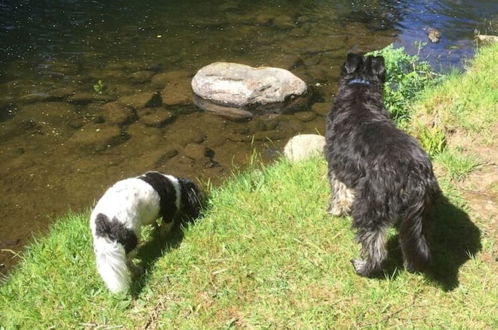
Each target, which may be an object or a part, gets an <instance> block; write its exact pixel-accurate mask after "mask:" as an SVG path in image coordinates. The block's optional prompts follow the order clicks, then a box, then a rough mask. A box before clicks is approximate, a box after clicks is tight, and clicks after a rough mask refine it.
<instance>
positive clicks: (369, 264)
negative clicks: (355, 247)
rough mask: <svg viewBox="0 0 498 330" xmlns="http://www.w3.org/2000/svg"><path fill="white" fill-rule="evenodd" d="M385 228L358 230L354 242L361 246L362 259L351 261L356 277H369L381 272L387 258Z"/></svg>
mask: <svg viewBox="0 0 498 330" xmlns="http://www.w3.org/2000/svg"><path fill="white" fill-rule="evenodd" d="M386 234H387V230H386V228H385V227H382V226H379V227H376V228H370V229H366V228H359V229H358V231H357V233H356V240H357V241H358V242H359V243H360V244H361V256H362V258H363V259H356V260H351V263H352V264H353V267H354V269H355V271H356V273H357V274H358V275H361V276H366V277H369V276H371V275H374V274H375V273H377V272H379V271H381V270H382V266H383V263H384V261H385V260H386V258H387V249H386Z"/></svg>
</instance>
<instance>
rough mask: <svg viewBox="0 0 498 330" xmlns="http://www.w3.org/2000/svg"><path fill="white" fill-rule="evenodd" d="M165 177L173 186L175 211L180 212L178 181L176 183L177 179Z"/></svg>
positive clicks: (170, 176) (169, 176)
mask: <svg viewBox="0 0 498 330" xmlns="http://www.w3.org/2000/svg"><path fill="white" fill-rule="evenodd" d="M165 177H167V178H168V180H169V181H170V182H171V184H173V188H175V194H176V198H175V205H176V210H177V211H178V210H180V206H181V205H180V203H181V187H180V181H178V179H177V178H175V177H174V176H172V175H165Z"/></svg>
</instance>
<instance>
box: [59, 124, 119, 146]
mask: <svg viewBox="0 0 498 330" xmlns="http://www.w3.org/2000/svg"><path fill="white" fill-rule="evenodd" d="M128 138H129V136H128V135H127V134H125V133H123V132H121V129H120V128H119V127H117V126H102V125H98V124H88V125H85V126H84V127H83V128H81V129H79V130H78V131H76V132H75V133H74V134H73V136H71V138H69V140H68V141H67V142H68V143H69V144H74V145H77V146H78V147H82V148H89V149H94V150H96V151H102V150H105V149H107V148H111V147H113V146H115V145H118V144H120V143H122V142H124V141H126V140H127V139H128Z"/></svg>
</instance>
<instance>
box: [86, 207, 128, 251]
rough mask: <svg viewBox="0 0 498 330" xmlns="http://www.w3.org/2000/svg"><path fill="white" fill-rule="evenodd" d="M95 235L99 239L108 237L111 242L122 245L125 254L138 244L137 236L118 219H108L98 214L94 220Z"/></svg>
mask: <svg viewBox="0 0 498 330" xmlns="http://www.w3.org/2000/svg"><path fill="white" fill-rule="evenodd" d="M95 234H96V235H97V236H100V237H109V239H110V240H111V241H117V242H118V243H119V244H121V245H123V247H124V249H125V252H126V254H128V253H129V252H130V251H132V250H133V249H135V248H136V247H137V244H138V238H137V235H136V234H135V232H134V231H133V230H130V229H128V228H126V227H125V226H124V225H123V224H122V223H121V222H119V221H118V219H116V218H113V219H112V221H110V220H109V218H108V217H107V216H106V215H104V214H102V213H99V214H98V215H97V218H96V219H95Z"/></svg>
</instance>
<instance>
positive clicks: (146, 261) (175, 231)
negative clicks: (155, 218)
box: [131, 219, 194, 299]
mask: <svg viewBox="0 0 498 330" xmlns="http://www.w3.org/2000/svg"><path fill="white" fill-rule="evenodd" d="M193 222H194V221H192V220H191V221H186V220H185V221H184V220H183V219H182V220H180V221H177V222H175V225H174V226H173V228H172V229H171V230H170V231H169V232H168V233H167V234H166V235H163V236H161V235H160V233H159V232H160V229H159V228H158V229H156V230H154V232H153V233H152V235H151V239H149V240H148V241H146V242H145V243H144V244H143V245H141V246H140V248H139V249H138V253H137V257H136V258H137V259H139V260H140V263H139V264H138V266H140V267H141V268H142V273H141V274H140V275H139V276H137V277H136V278H135V279H134V281H133V283H132V286H131V295H132V297H133V298H134V299H135V298H137V297H138V296H139V295H140V293H141V292H142V290H143V288H144V286H145V284H146V283H147V281H148V279H149V277H150V275H151V271H150V270H151V269H152V268H153V266H154V264H155V263H156V262H157V261H158V260H159V259H160V258H161V257H162V256H163V255H165V254H166V253H168V252H169V251H171V250H173V249H176V248H178V247H179V246H180V244H181V242H182V241H183V237H184V234H183V231H184V229H185V228H186V227H188V226H189V225H191V224H192V223H193Z"/></svg>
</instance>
